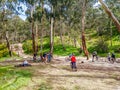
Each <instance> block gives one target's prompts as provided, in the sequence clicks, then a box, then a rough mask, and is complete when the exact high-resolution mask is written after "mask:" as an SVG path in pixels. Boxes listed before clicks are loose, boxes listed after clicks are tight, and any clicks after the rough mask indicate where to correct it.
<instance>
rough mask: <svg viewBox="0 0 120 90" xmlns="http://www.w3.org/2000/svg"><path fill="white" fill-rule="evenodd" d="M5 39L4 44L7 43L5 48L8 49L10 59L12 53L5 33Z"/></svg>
mask: <svg viewBox="0 0 120 90" xmlns="http://www.w3.org/2000/svg"><path fill="white" fill-rule="evenodd" d="M5 39H6V43H7V48H8V51H9V55H10V57H12V51H11V49H10V43H9V40H8V36H7V34H6V33H5Z"/></svg>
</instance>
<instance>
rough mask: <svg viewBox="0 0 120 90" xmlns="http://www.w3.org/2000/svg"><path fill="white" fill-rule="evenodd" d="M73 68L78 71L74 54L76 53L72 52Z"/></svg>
mask: <svg viewBox="0 0 120 90" xmlns="http://www.w3.org/2000/svg"><path fill="white" fill-rule="evenodd" d="M71 68H72V70H75V71H77V67H76V57H75V56H74V54H72V56H71Z"/></svg>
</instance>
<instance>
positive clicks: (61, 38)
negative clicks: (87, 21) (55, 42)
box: [60, 21, 66, 50]
mask: <svg viewBox="0 0 120 90" xmlns="http://www.w3.org/2000/svg"><path fill="white" fill-rule="evenodd" d="M62 31H63V29H62V22H61V21H60V41H61V44H62V47H63V50H66V49H65V47H64V43H63V36H62V34H63V32H62Z"/></svg>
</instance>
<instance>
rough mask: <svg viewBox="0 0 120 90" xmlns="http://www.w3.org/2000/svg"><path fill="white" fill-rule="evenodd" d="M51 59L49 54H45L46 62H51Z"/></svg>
mask: <svg viewBox="0 0 120 90" xmlns="http://www.w3.org/2000/svg"><path fill="white" fill-rule="evenodd" d="M51 58H52V54H51V53H50V52H49V53H48V54H47V62H50V61H51Z"/></svg>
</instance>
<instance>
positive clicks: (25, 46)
mask: <svg viewBox="0 0 120 90" xmlns="http://www.w3.org/2000/svg"><path fill="white" fill-rule="evenodd" d="M22 48H23V50H24V52H25V53H27V54H29V53H32V41H30V40H29V41H26V42H24V43H23V46H22Z"/></svg>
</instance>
